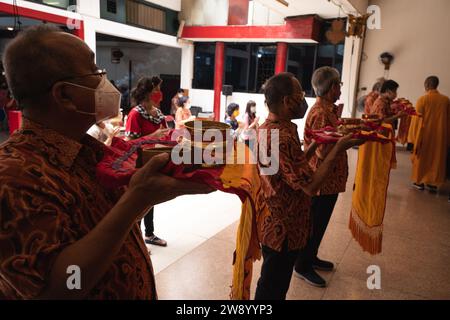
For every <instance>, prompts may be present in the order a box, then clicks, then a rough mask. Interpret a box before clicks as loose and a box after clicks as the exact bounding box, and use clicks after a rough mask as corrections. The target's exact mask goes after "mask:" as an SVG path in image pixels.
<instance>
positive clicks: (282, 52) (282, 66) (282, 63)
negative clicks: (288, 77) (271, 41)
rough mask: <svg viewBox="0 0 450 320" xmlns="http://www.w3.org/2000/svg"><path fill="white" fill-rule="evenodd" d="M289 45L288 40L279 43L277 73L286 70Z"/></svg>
mask: <svg viewBox="0 0 450 320" xmlns="http://www.w3.org/2000/svg"><path fill="white" fill-rule="evenodd" d="M287 51H288V46H287V43H286V42H278V43H277V58H276V60H275V74H279V73H281V72H285V71H286V59H287Z"/></svg>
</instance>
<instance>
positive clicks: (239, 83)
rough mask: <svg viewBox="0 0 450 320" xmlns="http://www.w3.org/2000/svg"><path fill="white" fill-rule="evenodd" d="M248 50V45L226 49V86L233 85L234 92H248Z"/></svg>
mask: <svg viewBox="0 0 450 320" xmlns="http://www.w3.org/2000/svg"><path fill="white" fill-rule="evenodd" d="M248 49H249V46H248V45H246V44H243V45H242V44H238V45H236V44H235V45H227V47H226V63H225V84H227V85H232V86H233V91H238V92H239V91H240V92H247V91H248V67H249V51H248Z"/></svg>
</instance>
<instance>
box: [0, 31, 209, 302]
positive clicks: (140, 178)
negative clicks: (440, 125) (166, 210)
mask: <svg viewBox="0 0 450 320" xmlns="http://www.w3.org/2000/svg"><path fill="white" fill-rule="evenodd" d="M36 61H39V63H36ZM3 62H4V66H5V72H6V78H7V80H8V84H9V88H10V89H11V91H12V93H13V95H14V98H15V99H16V100H17V102H18V105H19V106H20V108H21V109H22V110H23V116H24V120H23V126H22V128H21V129H20V130H18V131H16V132H15V133H14V134H13V135H12V136H11V137H10V138H9V139H8V140H7V141H6V142H5V143H3V144H2V146H1V147H0V181H1V188H0V202H1V205H0V208H1V209H0V212H1V217H2V221H1V224H2V228H0V248H2V249H1V250H0V261H1V262H2V263H1V265H0V297H2V298H4V299H8V300H13V299H37V300H47V299H61V300H71V299H87V300H94V299H124V300H142V299H156V298H157V293H156V287H155V279H154V273H153V267H152V263H151V260H150V257H149V255H148V253H147V250H146V247H145V244H144V240H143V238H142V233H141V231H140V229H139V228H138V226H137V223H136V222H137V221H139V220H140V219H141V218H142V214H143V213H144V212H146V211H147V210H148V208H150V207H152V206H154V205H156V204H159V203H163V202H166V201H169V200H171V199H173V198H175V197H177V196H180V195H184V194H197V193H202V194H203V193H209V192H212V191H213V190H212V188H211V187H208V186H206V185H203V184H202V185H200V184H196V183H191V182H189V181H182V180H177V179H174V178H171V177H169V176H166V175H163V174H161V173H160V170H161V169H162V168H163V167H165V166H166V165H167V163H168V162H169V157H168V156H167V155H165V156H164V155H161V156H158V157H156V158H154V159H153V160H152V161H150V162H149V163H148V164H147V165H146V166H144V167H143V168H142V169H139V170H138V171H137V172H136V174H134V175H133V177H132V179H131V181H130V182H129V183H128V184H127V188H126V189H123V188H122V189H113V190H111V189H108V188H106V187H103V186H102V185H101V183H100V181H99V178H98V176H97V175H96V172H97V165H98V164H99V163H100V162H101V159H102V157H103V154H104V152H105V150H109V148H108V147H106V146H105V145H104V144H102V143H101V142H99V141H97V140H95V139H94V138H92V137H90V136H89V135H87V134H86V131H87V130H88V129H89V128H90V127H91V126H92V125H93V124H95V123H99V122H101V121H103V120H107V119H111V118H114V117H116V116H117V115H118V114H119V107H120V97H121V95H120V92H119V91H118V90H117V89H116V88H114V87H113V86H112V84H111V83H110V82H109V81H108V78H107V76H106V72H105V71H104V70H99V68H98V66H97V65H96V64H95V55H94V53H93V52H92V50H90V49H89V46H88V45H87V44H86V43H84V42H83V41H82V40H80V39H79V38H78V37H76V36H74V35H71V34H69V33H65V32H63V31H61V30H60V29H58V28H56V27H53V26H49V25H38V26H34V27H31V28H27V29H26V30H24V31H22V32H20V33H19V34H18V35H17V37H16V38H14V39H13V40H11V41H10V42H9V43H8V46H7V47H6V50H5V52H4V54H3Z"/></svg>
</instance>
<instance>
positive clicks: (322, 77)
mask: <svg viewBox="0 0 450 320" xmlns="http://www.w3.org/2000/svg"><path fill="white" fill-rule="evenodd" d="M340 82H341V75H340V74H339V71H337V70H336V69H335V68H332V67H321V68H319V69H317V70H316V71H314V74H313V76H312V80H311V83H312V86H313V88H314V92H315V93H316V96H318V97H323V96H324V95H326V94H327V93H328V92H329V91H330V89H331V87H332V86H333V84H335V83H340Z"/></svg>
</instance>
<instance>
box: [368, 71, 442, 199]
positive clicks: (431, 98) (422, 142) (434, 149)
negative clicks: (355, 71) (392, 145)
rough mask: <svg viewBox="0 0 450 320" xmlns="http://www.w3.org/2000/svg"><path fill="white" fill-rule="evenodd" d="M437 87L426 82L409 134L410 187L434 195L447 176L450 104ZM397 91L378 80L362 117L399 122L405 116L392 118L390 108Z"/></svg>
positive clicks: (434, 80)
mask: <svg viewBox="0 0 450 320" xmlns="http://www.w3.org/2000/svg"><path fill="white" fill-rule="evenodd" d="M438 87H439V78H438V77H437V76H429V77H427V78H426V79H425V81H424V89H425V94H424V95H422V96H421V97H420V98H419V99H418V101H417V104H416V106H415V109H416V112H417V116H412V121H411V125H410V127H409V134H408V149H409V150H411V151H412V164H413V169H412V175H411V180H412V181H413V186H414V188H416V189H418V190H425V187H426V188H427V189H428V190H429V191H431V192H433V193H436V192H437V190H438V188H439V187H440V186H441V185H443V184H444V183H445V181H446V178H448V176H449V174H450V165H449V161H450V159H449V157H450V155H449V148H450V100H449V98H448V97H447V96H445V95H443V94H441V93H440V92H439V91H438ZM398 88H399V84H398V83H397V82H395V81H393V80H385V79H384V78H381V79H378V80H377V82H376V83H375V85H374V86H373V90H372V92H371V93H369V94H368V95H367V96H366V98H365V106H364V111H365V113H366V114H375V115H378V116H379V117H381V118H383V119H384V122H387V123H391V124H393V125H394V126H395V124H396V121H397V120H398V119H400V118H402V117H407V116H408V115H407V114H405V113H404V112H399V113H397V114H394V112H393V111H392V108H391V106H392V104H393V103H394V100H395V99H396V98H397V89H398ZM449 201H450V196H449Z"/></svg>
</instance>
